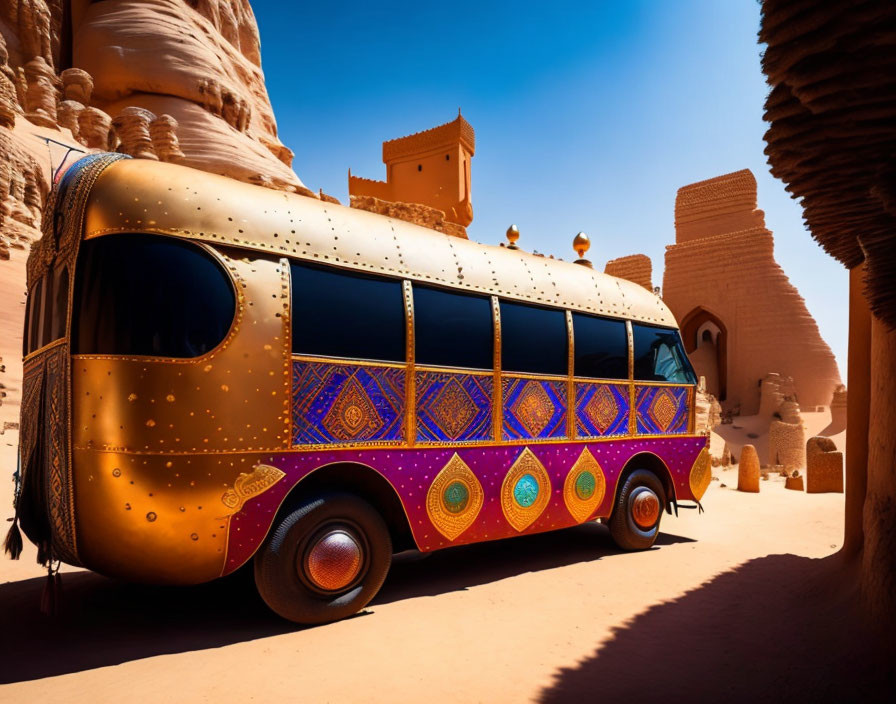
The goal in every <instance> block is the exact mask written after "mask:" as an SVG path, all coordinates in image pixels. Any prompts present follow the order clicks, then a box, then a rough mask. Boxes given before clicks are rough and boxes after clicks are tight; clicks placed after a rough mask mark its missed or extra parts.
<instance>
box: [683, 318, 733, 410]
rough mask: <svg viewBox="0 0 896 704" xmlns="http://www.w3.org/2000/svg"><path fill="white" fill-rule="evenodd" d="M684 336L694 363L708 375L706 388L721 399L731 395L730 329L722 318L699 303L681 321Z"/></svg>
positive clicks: (701, 373) (701, 371)
mask: <svg viewBox="0 0 896 704" xmlns="http://www.w3.org/2000/svg"><path fill="white" fill-rule="evenodd" d="M681 338H682V340H683V341H684V348H685V350H686V351H687V353H688V356H689V357H690V358H691V363H692V364H693V365H694V368H695V369H696V371H697V374H698V375H700V376H704V377H706V390H707V391H709V393H711V394H713V395H714V396H715V397H716V398H718V399H719V401H724V400H725V398H726V396H727V395H728V329H727V328H726V327H725V324H724V323H723V322H722V321H721V319H720V318H719V317H718V316H717V315H714V314H713V313H710V312H709V311H708V310H706V308H702V307H700V306H698V307H697V308H694V309H693V310H692V311H691V312H690V313H688V314H687V315H686V316H685V317H684V319H683V320H682V321H681Z"/></svg>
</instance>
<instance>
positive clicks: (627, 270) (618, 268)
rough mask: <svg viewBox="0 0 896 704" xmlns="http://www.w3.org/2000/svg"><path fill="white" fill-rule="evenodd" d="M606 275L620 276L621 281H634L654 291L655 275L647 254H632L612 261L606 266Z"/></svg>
mask: <svg viewBox="0 0 896 704" xmlns="http://www.w3.org/2000/svg"><path fill="white" fill-rule="evenodd" d="M604 273H605V274H610V276H618V277H619V278H620V279H626V280H627V281H632V282H634V283H636V284H639V285H641V286H643V287H644V288H646V289H647V290H648V291H651V292H652V291H653V282H652V280H651V276H652V275H653V271H652V266H651V264H650V257H648V256H647V255H646V254H630V255H629V256H627V257H619V258H618V259H611V260H610V261H608V262H607V264H606V266H604Z"/></svg>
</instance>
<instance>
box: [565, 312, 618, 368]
mask: <svg viewBox="0 0 896 704" xmlns="http://www.w3.org/2000/svg"><path fill="white" fill-rule="evenodd" d="M572 328H573V333H574V335H573V340H574V347H575V355H576V364H575V375H576V376H587V377H591V378H594V379H628V334H627V333H626V332H625V323H624V322H623V321H622V320H610V319H609V318H598V317H595V316H593V315H584V314H582V313H573V314H572Z"/></svg>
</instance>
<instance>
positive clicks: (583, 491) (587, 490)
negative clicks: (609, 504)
mask: <svg viewBox="0 0 896 704" xmlns="http://www.w3.org/2000/svg"><path fill="white" fill-rule="evenodd" d="M595 485H596V482H595V480H594V475H593V474H592V473H591V472H587V471H586V472H582V473H581V474H580V475H579V476H578V477H576V496H578V497H579V498H580V499H581V500H582V501H587V500H588V499H590V498H591V497H592V496H594V487H595Z"/></svg>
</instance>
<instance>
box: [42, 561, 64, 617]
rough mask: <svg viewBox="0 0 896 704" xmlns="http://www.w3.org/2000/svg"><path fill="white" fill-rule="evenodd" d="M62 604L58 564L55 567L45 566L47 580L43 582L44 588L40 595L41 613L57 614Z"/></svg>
mask: <svg viewBox="0 0 896 704" xmlns="http://www.w3.org/2000/svg"><path fill="white" fill-rule="evenodd" d="M61 604H62V577H61V576H60V575H59V565H57V566H56V569H53V568H52V567H48V568H47V581H46V582H44V590H43V593H42V594H41V595H40V610H41V613H43V614H46V615H47V616H57V615H58V614H59V611H60V607H61Z"/></svg>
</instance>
